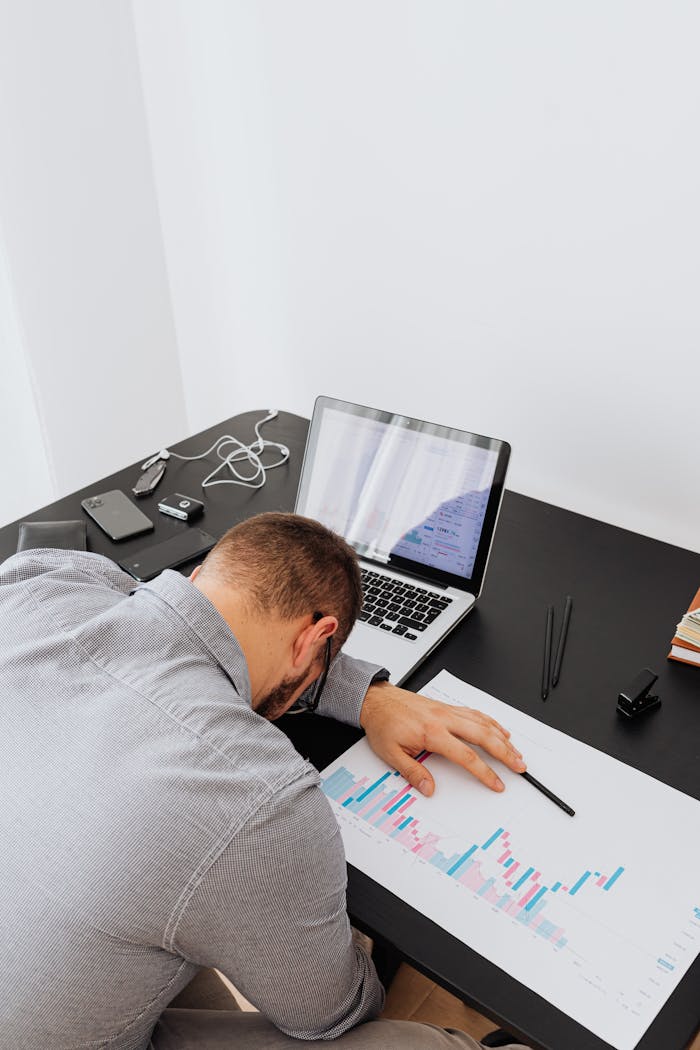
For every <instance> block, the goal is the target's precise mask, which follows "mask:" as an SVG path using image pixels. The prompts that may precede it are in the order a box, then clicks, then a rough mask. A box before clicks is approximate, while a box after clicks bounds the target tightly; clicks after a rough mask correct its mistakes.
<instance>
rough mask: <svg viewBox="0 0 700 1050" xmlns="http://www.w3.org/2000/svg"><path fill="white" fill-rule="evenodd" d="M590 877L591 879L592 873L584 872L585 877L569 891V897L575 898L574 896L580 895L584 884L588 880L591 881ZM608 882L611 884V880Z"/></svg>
mask: <svg viewBox="0 0 700 1050" xmlns="http://www.w3.org/2000/svg"><path fill="white" fill-rule="evenodd" d="M590 877H591V873H590V871H584V873H583V875H582V876H581V878H580V879H579V880H578V882H576V883H574V885H573V886H572V887H571V889H570V890H569V896H570V897H573V895H574V894H575V893H578V891H579V890H580V889H581V887H582V886H583V884H584V882H585V881H586V879H589V878H590ZM608 882H610V879H608Z"/></svg>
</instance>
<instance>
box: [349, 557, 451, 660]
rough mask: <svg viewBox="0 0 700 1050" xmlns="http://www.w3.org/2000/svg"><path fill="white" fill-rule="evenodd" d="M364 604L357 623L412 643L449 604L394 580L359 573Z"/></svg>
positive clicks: (365, 571)
mask: <svg viewBox="0 0 700 1050" xmlns="http://www.w3.org/2000/svg"><path fill="white" fill-rule="evenodd" d="M361 571H362V589H363V592H364V604H363V606H362V612H361V613H360V617H359V618H360V620H363V621H364V622H365V623H368V624H369V625H370V627H377V628H378V629H379V630H381V631H391V633H392V634H397V635H400V636H401V637H402V638H405V639H406V641H408V642H415V641H416V639H417V638H418V636H419V635H420V634H422V632H423V631H425V630H426V629H427V628H428V627H429V626H430V624H431V623H434V622H435V620H437V618H438V616H439V615H440V613H441V612H444V610H445V609H446V608H447V606H448V605H449V604H450V602H451V601H452V599H451V598H448V597H447V595H445V594H440V593H439V592H438V591H429V590H428V589H427V588H426V587H416V586H414V585H413V584H412V583H407V582H406V581H405V580H397V579H396V577H395V576H385V575H384V573H381V572H374V571H372V570H370V569H362V570H361Z"/></svg>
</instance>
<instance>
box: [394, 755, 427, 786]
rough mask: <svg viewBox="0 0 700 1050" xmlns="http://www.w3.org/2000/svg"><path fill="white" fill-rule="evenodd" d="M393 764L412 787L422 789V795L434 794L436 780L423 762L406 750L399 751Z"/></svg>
mask: <svg viewBox="0 0 700 1050" xmlns="http://www.w3.org/2000/svg"><path fill="white" fill-rule="evenodd" d="M391 764H392V765H393V767H394V769H396V770H398V772H399V773H400V774H401V776H402V777H403V778H404V779H405V780H407V781H408V783H409V784H410V785H411V787H414V788H416V790H417V791H420V793H421V795H432V793H433V791H434V790H435V781H434V780H433V777H432V773H430V772H429V770H427V769H426V768H425V766H424V765H422V763H420V762H416V761H415V760H414V759H412V758H411V756H410V755H407V754H406V752H405V751H398V752H397V753H396V756H395V757H394V759H393V761H392V763H391Z"/></svg>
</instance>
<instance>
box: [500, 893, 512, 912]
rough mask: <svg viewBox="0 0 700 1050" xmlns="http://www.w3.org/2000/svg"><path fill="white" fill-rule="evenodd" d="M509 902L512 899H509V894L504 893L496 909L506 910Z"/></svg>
mask: <svg viewBox="0 0 700 1050" xmlns="http://www.w3.org/2000/svg"><path fill="white" fill-rule="evenodd" d="M511 900H512V897H510V895H509V894H507V893H504V894H503V896H502V897H501V899H500V900H499V902H498V907H499V908H507V907H508V905H509V904H510V902H511Z"/></svg>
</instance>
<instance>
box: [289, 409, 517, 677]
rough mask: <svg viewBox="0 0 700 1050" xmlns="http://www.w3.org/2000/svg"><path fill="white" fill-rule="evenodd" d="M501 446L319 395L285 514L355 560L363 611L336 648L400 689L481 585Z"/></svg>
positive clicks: (496, 504) (498, 493)
mask: <svg viewBox="0 0 700 1050" xmlns="http://www.w3.org/2000/svg"><path fill="white" fill-rule="evenodd" d="M509 458H510V445H509V444H508V443H507V442H506V441H499V440H498V439H496V438H490V437H484V436H483V435H481V434H471V433H469V432H467V431H464V430H455V429H454V428H452V427H444V426H438V425H437V424H435V423H426V422H424V421H423V420H420V419H412V418H411V417H410V416H400V415H395V414H394V413H392V412H385V411H382V410H381V409H376V408H367V407H365V406H364V405H354V404H351V403H350V402H347V401H339V400H337V399H335V398H331V397H319V398H317V400H316V403H315V405H314V412H313V417H312V419H311V426H310V428H309V436H308V439H307V443H306V451H305V453H304V462H303V465H302V469H301V479H300V481H299V491H298V493H297V501H296V506H295V512H296V513H297V514H303V515H305V516H306V517H308V518H315V519H316V520H317V521H320V522H322V523H323V524H324V525H326V526H328V528H330V529H333V531H334V532H337V533H339V534H340V535H341V536H343V537H344V539H345V540H346V541H347V542H348V543H349V544H350V546H351V547H353V548H354V550H355V552H356V553H357V555H358V558H359V561H360V569H361V572H362V583H363V591H364V604H363V607H362V612H361V613H360V617H359V620H358V622H357V624H356V625H355V627H354V629H353V631H352V632H351V634H350V637H349V638H348V640H347V642H346V643H345V646H344V649H343V651H344V652H346V653H349V654H350V655H351V656H355V657H359V658H360V659H362V660H369V661H371V662H372V663H376V664H381V665H382V666H383V667H386V668H387V669H388V670H389V671H390V673H391V681H392V682H394V683H395V684H397V685H399V684H401V683H402V682H403V681H405V680H406V678H408V676H409V675H410V674H411V673H412V672H413V671H414V670H415V669H416V667H417V666H418V665H419V664H420V663H421V661H423V660H424V659H425V658H426V656H427V655H428V653H430V652H432V650H433V649H434V648H435V647H436V646H437V645H438V644H439V643H440V642H441V641H442V639H443V638H444V637H445V636H446V635H447V634H448V633H449V632H450V631H451V630H452V629H453V628H454V627H456V625H457V624H458V623H459V622H460V620H462V619H464V617H465V616H466V615H467V613H468V612H469V611H470V610H471V609H472V608H473V606H474V602H475V601H476V599H477V598H478V597H479V594H480V592H481V588H482V586H483V582H484V575H485V573H486V567H487V564H488V559H489V554H490V552H491V546H492V544H493V537H494V533H495V531H496V523H497V520H498V514H499V510H500V507H501V500H502V498H503V486H504V481H505V476H506V470H507V467H508V460H509Z"/></svg>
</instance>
